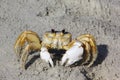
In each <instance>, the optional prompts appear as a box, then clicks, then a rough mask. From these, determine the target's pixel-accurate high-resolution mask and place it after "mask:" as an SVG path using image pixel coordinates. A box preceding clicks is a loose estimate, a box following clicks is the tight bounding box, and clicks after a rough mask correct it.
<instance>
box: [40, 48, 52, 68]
mask: <svg viewBox="0 0 120 80" xmlns="http://www.w3.org/2000/svg"><path fill="white" fill-rule="evenodd" d="M40 57H41V59H42V60H44V61H45V62H47V63H49V64H50V66H51V67H54V64H53V61H52V58H51V56H50V53H49V52H48V50H47V48H45V47H42V48H41V52H40Z"/></svg>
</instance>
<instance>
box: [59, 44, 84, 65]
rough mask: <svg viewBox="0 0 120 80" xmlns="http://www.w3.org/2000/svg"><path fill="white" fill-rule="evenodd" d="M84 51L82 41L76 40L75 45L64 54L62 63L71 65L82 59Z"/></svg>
mask: <svg viewBox="0 0 120 80" xmlns="http://www.w3.org/2000/svg"><path fill="white" fill-rule="evenodd" d="M83 51H84V50H83V47H82V43H80V42H75V43H74V45H73V46H72V47H71V48H70V49H69V50H67V51H66V53H65V54H64V55H63V57H62V61H61V65H65V66H70V65H72V64H73V63H75V62H76V61H79V60H80V59H82V55H83Z"/></svg>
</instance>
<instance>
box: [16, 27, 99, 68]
mask: <svg viewBox="0 0 120 80" xmlns="http://www.w3.org/2000/svg"><path fill="white" fill-rule="evenodd" d="M76 42H78V43H77V44H78V45H75V44H76ZM79 47H80V48H79ZM14 48H15V52H16V54H17V56H18V57H19V58H20V62H21V65H22V67H23V68H25V64H26V60H27V58H28V56H29V53H30V52H31V51H41V52H40V55H41V59H43V60H45V61H46V62H48V63H51V65H52V66H53V65H54V64H53V62H52V59H50V58H51V57H50V54H49V52H48V49H58V50H59V49H65V50H67V51H66V53H65V55H63V58H64V61H63V58H62V61H61V62H62V64H63V63H66V65H68V66H69V65H71V64H73V62H76V60H77V61H78V60H80V59H81V57H82V55H84V56H83V64H84V63H87V62H88V61H90V57H92V60H91V61H90V63H89V65H88V66H91V65H92V64H93V63H94V61H95V60H96V58H97V47H96V42H95V39H94V37H93V36H92V35H90V34H84V35H81V36H78V37H77V38H76V39H75V40H72V35H71V34H70V33H69V32H65V30H62V31H55V30H53V29H52V30H51V31H48V32H45V34H44V35H43V37H42V39H40V38H39V36H38V34H37V33H35V32H33V31H24V32H22V33H21V34H20V35H19V37H18V38H17V40H16V43H15V45H14ZM82 48H83V49H82ZM41 49H42V50H41ZM74 50H76V51H74ZM72 53H73V54H72ZM68 55H69V56H71V57H69V56H68ZM79 56H80V57H79ZM68 60H72V61H68ZM67 61H68V64H67Z"/></svg>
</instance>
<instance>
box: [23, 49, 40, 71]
mask: <svg viewBox="0 0 120 80" xmlns="http://www.w3.org/2000/svg"><path fill="white" fill-rule="evenodd" d="M29 54H30V55H32V56H33V57H32V58H31V59H30V60H29V61H28V62H27V63H26V65H25V69H27V68H28V67H29V66H31V65H32V64H33V63H34V62H35V61H36V60H37V59H38V58H40V55H39V54H36V51H32V52H30V53H29Z"/></svg>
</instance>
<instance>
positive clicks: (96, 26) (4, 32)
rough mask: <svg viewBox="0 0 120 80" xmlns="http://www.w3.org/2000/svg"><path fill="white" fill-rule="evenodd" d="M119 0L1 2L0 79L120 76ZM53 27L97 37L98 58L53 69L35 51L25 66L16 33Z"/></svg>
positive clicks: (109, 79) (119, 79)
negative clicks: (16, 45) (17, 52)
mask: <svg viewBox="0 0 120 80" xmlns="http://www.w3.org/2000/svg"><path fill="white" fill-rule="evenodd" d="M119 21H120V1H119V0H0V80H120V65H119V64H120V54H119V53H120V51H119V48H120V46H119V44H120V22H119ZM51 29H55V30H58V31H59V30H62V29H65V30H66V31H68V32H70V33H72V37H73V39H74V38H75V37H77V36H79V35H81V34H84V33H90V34H92V35H94V37H95V39H96V42H97V48H98V58H97V60H96V62H95V63H94V65H93V66H92V67H90V68H87V67H84V66H75V67H64V66H60V65H56V66H55V67H53V68H51V67H49V65H48V64H47V63H45V62H43V61H41V59H40V58H39V52H36V53H34V54H31V55H30V56H29V59H28V63H27V64H29V65H28V68H27V69H26V70H22V69H21V68H20V62H18V61H17V57H16V55H15V52H14V48H13V45H14V43H15V41H16V38H17V37H18V35H19V34H20V33H21V32H23V31H25V30H32V31H35V32H36V33H38V35H39V36H40V37H42V35H43V34H44V33H45V32H46V31H49V30H51Z"/></svg>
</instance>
